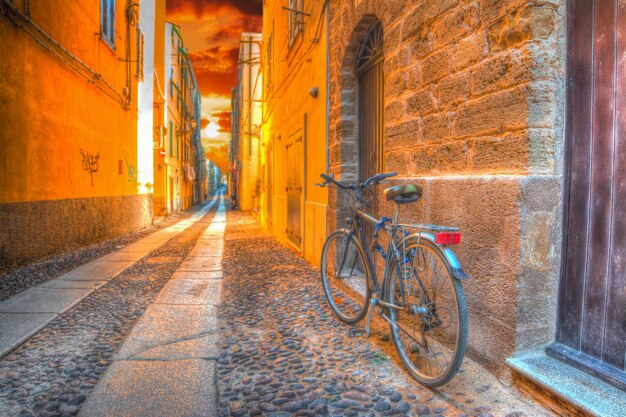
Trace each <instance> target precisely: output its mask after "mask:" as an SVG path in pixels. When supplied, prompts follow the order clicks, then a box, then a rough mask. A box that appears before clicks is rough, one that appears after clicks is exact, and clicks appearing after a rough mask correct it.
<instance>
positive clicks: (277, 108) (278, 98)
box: [262, 1, 328, 265]
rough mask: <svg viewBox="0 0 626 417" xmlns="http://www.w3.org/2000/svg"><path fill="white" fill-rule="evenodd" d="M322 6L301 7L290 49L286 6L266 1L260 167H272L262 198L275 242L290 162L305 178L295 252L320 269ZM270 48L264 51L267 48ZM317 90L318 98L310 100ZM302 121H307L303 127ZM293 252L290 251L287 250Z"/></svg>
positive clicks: (281, 233) (281, 229)
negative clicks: (292, 151)
mask: <svg viewBox="0 0 626 417" xmlns="http://www.w3.org/2000/svg"><path fill="white" fill-rule="evenodd" d="M323 4H324V1H305V2H304V12H305V13H307V14H309V16H306V17H303V18H302V19H303V25H302V33H301V34H300V35H298V36H297V37H296V39H295V40H294V42H293V44H292V45H291V46H289V44H288V39H287V36H288V16H289V13H288V12H287V11H285V10H284V9H283V6H284V5H285V2H284V1H268V2H266V4H265V7H264V9H263V56H262V61H263V63H264V66H263V71H264V85H263V88H264V91H263V94H264V106H265V108H264V111H263V114H264V116H265V120H264V125H263V149H264V150H268V149H269V150H270V151H269V152H266V153H265V155H266V156H265V157H264V159H263V165H264V166H265V167H267V166H270V167H271V169H272V172H271V174H270V175H268V176H267V178H266V179H267V181H271V184H267V183H266V184H264V192H265V193H267V194H270V193H271V194H272V195H271V196H269V197H268V198H272V199H273V200H272V207H271V218H270V219H268V220H269V221H268V222H267V223H268V224H270V225H271V229H272V231H273V233H274V235H275V236H277V238H278V239H279V240H280V241H281V242H283V243H285V242H286V241H287V236H286V233H285V229H286V228H287V217H288V211H287V204H288V203H287V193H286V191H285V188H286V185H287V178H288V177H289V172H288V170H289V168H290V162H291V163H295V164H296V165H297V166H296V168H297V169H301V172H302V173H303V190H302V201H301V203H302V212H301V232H302V242H301V245H300V247H298V248H295V249H297V250H298V251H300V252H301V254H302V255H303V256H304V257H305V258H306V259H307V260H308V261H309V262H311V263H313V264H316V265H317V264H319V262H320V257H321V250H322V246H323V244H324V240H325V238H326V207H327V200H328V193H327V190H326V189H323V188H320V187H315V186H314V184H315V183H319V182H321V178H320V174H321V173H324V172H326V109H327V105H326V102H327V94H326V90H327V88H326V81H327V79H326V75H327V60H326V56H327V39H326V19H327V15H326V10H325V9H324V8H323ZM270 37H271V39H272V40H271V43H272V46H271V47H269V49H268V44H269V43H270ZM313 88H316V89H317V95H315V96H314V95H312V94H309V92H310V91H311V89H313ZM305 120H306V121H305ZM299 138H302V140H303V141H304V146H303V147H302V154H301V155H299V157H298V158H297V159H296V160H295V161H289V160H288V159H287V151H286V146H288V145H289V146H291V144H292V143H293V142H294V141H295V140H299ZM290 246H292V245H290Z"/></svg>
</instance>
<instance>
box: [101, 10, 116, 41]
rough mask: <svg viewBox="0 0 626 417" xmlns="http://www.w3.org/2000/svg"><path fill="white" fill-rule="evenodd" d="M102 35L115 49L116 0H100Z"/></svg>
mask: <svg viewBox="0 0 626 417" xmlns="http://www.w3.org/2000/svg"><path fill="white" fill-rule="evenodd" d="M100 37H101V38H102V40H103V41H104V42H105V43H106V44H107V45H109V46H110V47H111V49H115V0H100Z"/></svg>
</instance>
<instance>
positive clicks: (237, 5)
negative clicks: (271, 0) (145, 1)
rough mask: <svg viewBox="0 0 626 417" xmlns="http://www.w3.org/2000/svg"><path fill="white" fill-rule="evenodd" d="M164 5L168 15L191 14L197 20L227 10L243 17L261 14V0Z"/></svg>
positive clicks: (180, 0) (174, 0)
mask: <svg viewBox="0 0 626 417" xmlns="http://www.w3.org/2000/svg"><path fill="white" fill-rule="evenodd" d="M166 4H167V6H166V7H167V14H168V15H170V14H182V13H193V14H195V16H196V17H197V18H198V19H200V18H202V17H204V16H206V15H211V14H215V13H216V12H219V11H221V9H228V8H231V9H236V10H237V11H239V12H240V13H242V14H245V15H253V16H261V15H262V14H263V0H167V3H166Z"/></svg>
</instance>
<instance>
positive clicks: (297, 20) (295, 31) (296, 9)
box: [289, 0, 304, 47]
mask: <svg viewBox="0 0 626 417" xmlns="http://www.w3.org/2000/svg"><path fill="white" fill-rule="evenodd" d="M303 13H304V0H289V47H291V45H293V43H294V42H295V41H296V38H297V37H298V35H299V34H300V33H301V32H302V26H303V25H304V20H303V19H302V17H303V16H304V14H303Z"/></svg>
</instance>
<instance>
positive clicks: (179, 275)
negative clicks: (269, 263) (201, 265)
mask: <svg viewBox="0 0 626 417" xmlns="http://www.w3.org/2000/svg"><path fill="white" fill-rule="evenodd" d="M223 277H224V273H223V272H222V271H221V270H219V271H202V272H199V271H180V272H175V273H174V275H172V280H177V279H201V280H206V279H215V280H218V279H222V278H223Z"/></svg>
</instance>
